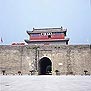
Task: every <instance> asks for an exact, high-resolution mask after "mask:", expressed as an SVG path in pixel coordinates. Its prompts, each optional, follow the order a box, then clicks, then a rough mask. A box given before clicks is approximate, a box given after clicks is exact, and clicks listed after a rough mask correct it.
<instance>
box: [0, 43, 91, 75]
mask: <svg viewBox="0 0 91 91" xmlns="http://www.w3.org/2000/svg"><path fill="white" fill-rule="evenodd" d="M43 57H48V58H49V59H50V60H51V62H52V73H53V74H55V70H59V72H60V74H69V73H72V74H75V75H83V74H84V70H87V71H88V74H91V45H60V46H58V45H53V46H48V45H45V46H43V45H41V46H33V45H32V46H30V45H26V46H12V45H0V74H2V71H3V70H5V73H6V74H17V73H18V71H21V72H22V74H29V73H30V72H29V71H31V70H37V71H38V69H39V66H38V62H39V60H40V59H42V58H43ZM36 62H37V63H36ZM36 65H37V66H36Z"/></svg>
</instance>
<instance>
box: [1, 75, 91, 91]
mask: <svg viewBox="0 0 91 91" xmlns="http://www.w3.org/2000/svg"><path fill="white" fill-rule="evenodd" d="M0 91H91V76H70V75H69V76H66V75H65V76H51V75H46V76H43V75H40V76H30V75H22V76H0Z"/></svg>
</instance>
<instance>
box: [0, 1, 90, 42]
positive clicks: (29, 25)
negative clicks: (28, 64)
mask: <svg viewBox="0 0 91 91" xmlns="http://www.w3.org/2000/svg"><path fill="white" fill-rule="evenodd" d="M61 26H63V27H64V28H67V29H68V31H67V37H69V38H70V42H69V44H89V43H91V5H90V0H0V37H2V39H3V43H0V44H12V43H13V42H24V39H28V38H29V36H28V35H27V33H26V30H32V29H33V27H34V28H47V27H49V28H51V27H54V28H55V27H61Z"/></svg>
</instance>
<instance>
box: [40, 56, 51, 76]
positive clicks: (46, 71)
mask: <svg viewBox="0 0 91 91" xmlns="http://www.w3.org/2000/svg"><path fill="white" fill-rule="evenodd" d="M51 67H52V63H51V60H50V59H49V58H47V57H43V58H42V59H40V61H39V75H50V74H51V71H52V68H51Z"/></svg>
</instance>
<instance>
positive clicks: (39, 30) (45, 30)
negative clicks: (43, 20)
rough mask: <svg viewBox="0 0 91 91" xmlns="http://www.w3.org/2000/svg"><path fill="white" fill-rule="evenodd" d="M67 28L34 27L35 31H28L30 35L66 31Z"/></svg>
mask: <svg viewBox="0 0 91 91" xmlns="http://www.w3.org/2000/svg"><path fill="white" fill-rule="evenodd" d="M66 31H67V29H63V28H62V27H61V28H42V29H35V28H33V31H27V33H28V34H29V35H30V34H32V33H53V32H63V33H64V32H66Z"/></svg>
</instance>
